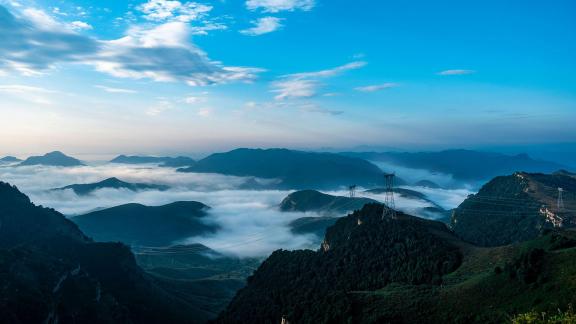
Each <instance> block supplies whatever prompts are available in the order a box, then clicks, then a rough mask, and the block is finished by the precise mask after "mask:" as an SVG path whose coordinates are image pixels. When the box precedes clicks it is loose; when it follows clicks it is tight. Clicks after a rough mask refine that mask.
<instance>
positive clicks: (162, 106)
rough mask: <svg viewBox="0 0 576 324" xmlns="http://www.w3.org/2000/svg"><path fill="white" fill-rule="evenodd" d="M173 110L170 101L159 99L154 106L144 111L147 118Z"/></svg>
mask: <svg viewBox="0 0 576 324" xmlns="http://www.w3.org/2000/svg"><path fill="white" fill-rule="evenodd" d="M172 108H173V105H172V103H171V102H170V101H168V100H164V99H161V100H159V101H158V102H156V103H155V104H154V105H152V106H151V107H149V108H148V110H147V111H146V115H148V116H157V115H160V114H161V113H163V112H165V111H166V110H170V109H172Z"/></svg>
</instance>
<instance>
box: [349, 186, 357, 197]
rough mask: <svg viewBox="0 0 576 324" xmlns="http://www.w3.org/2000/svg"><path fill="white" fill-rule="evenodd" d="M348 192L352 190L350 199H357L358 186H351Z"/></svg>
mask: <svg viewBox="0 0 576 324" xmlns="http://www.w3.org/2000/svg"><path fill="white" fill-rule="evenodd" d="M348 190H350V198H354V197H356V185H351V186H350V187H348Z"/></svg>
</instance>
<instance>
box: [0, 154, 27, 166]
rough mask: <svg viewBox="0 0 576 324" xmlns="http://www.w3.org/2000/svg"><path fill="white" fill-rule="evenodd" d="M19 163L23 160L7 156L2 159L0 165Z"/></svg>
mask: <svg viewBox="0 0 576 324" xmlns="http://www.w3.org/2000/svg"><path fill="white" fill-rule="evenodd" d="M18 162H22V160H20V159H19V158H17V157H14V156H5V157H3V158H1V159H0V164H12V163H18Z"/></svg>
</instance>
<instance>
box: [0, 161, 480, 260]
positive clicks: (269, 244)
mask: <svg viewBox="0 0 576 324" xmlns="http://www.w3.org/2000/svg"><path fill="white" fill-rule="evenodd" d="M109 177H117V178H119V179H121V180H123V181H127V182H138V183H153V184H162V185H168V186H170V188H171V189H170V190H167V191H157V190H147V191H139V192H133V191H130V190H125V189H101V190H97V191H95V192H93V193H92V194H90V195H86V196H77V195H76V194H75V193H74V192H73V191H72V190H63V191H53V190H50V189H53V188H59V187H63V186H67V185H70V184H78V183H93V182H98V181H101V180H104V179H106V178H109ZM247 180H249V179H248V178H242V177H233V176H225V175H220V174H207V173H206V174H204V173H180V172H176V169H174V168H163V167H158V166H156V165H124V164H102V163H100V164H94V165H88V166H80V167H68V168H62V167H47V166H26V167H15V166H2V167H0V181H4V182H8V183H11V184H14V185H16V186H17V187H18V188H19V189H20V190H21V191H22V192H24V193H25V194H27V195H28V196H29V197H30V199H31V200H32V201H33V202H34V203H35V204H37V205H43V206H46V207H51V208H54V209H56V210H58V211H60V212H62V213H63V214H65V215H67V216H69V217H74V215H80V214H83V213H86V212H89V211H93V210H96V209H100V208H107V207H113V206H117V205H121V204H126V203H140V204H143V205H150V206H159V205H164V204H168V203H171V202H174V201H199V202H202V203H204V204H206V205H208V206H210V207H211V209H210V210H209V217H207V218H206V221H207V222H211V223H214V224H217V225H219V226H220V228H221V230H219V231H218V232H217V233H214V234H211V235H206V236H201V237H192V238H189V239H187V240H186V241H184V242H178V243H201V244H204V245H206V246H208V247H210V248H212V249H214V250H216V251H218V252H221V253H225V254H229V255H235V256H240V257H264V256H267V255H269V254H270V253H271V252H272V251H274V250H277V249H281V248H282V249H290V250H291V249H303V248H313V249H316V248H317V244H318V239H319V238H317V237H315V236H314V235H297V234H294V233H292V232H291V231H290V227H289V224H290V222H292V221H293V220H295V219H298V218H300V217H309V216H318V215H316V214H314V213H298V212H290V213H286V212H280V211H279V209H278V205H279V204H280V202H281V201H282V199H284V197H286V196H287V195H288V194H290V193H291V191H286V190H245V189H240V188H242V185H243V184H244V183H245V182H246V181H247ZM257 180H258V181H260V182H266V181H270V180H263V179H257ZM410 189H414V190H417V191H420V192H423V193H425V194H427V195H428V197H429V198H430V199H431V200H433V201H434V202H435V203H436V204H438V205H440V206H442V207H444V208H446V209H451V208H454V207H456V206H457V205H458V204H459V203H460V202H462V201H463V200H464V199H465V198H466V196H467V195H468V194H470V193H471V192H470V191H468V190H466V189H456V190H448V189H430V188H420V187H418V188H416V187H410ZM327 193H329V194H334V195H347V194H348V192H347V191H345V190H341V191H339V190H337V191H331V192H327ZM358 196H366V197H369V198H372V199H376V200H379V201H382V200H383V198H384V196H383V195H378V194H367V193H364V192H363V190H358ZM431 206H433V205H432V204H431V203H430V202H426V201H423V200H418V199H407V198H404V197H396V207H397V208H398V209H400V210H403V211H405V212H407V213H410V214H414V215H417V216H421V217H429V215H427V214H426V213H422V212H421V208H423V207H431Z"/></svg>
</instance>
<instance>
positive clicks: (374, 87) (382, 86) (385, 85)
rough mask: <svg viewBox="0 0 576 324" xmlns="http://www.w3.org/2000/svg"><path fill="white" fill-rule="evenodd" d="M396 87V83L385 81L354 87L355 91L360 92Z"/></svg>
mask: <svg viewBox="0 0 576 324" xmlns="http://www.w3.org/2000/svg"><path fill="white" fill-rule="evenodd" d="M396 87H398V84H397V83H392V82H387V83H382V84H376V85H370V86H365V87H357V88H355V90H356V91H361V92H376V91H380V90H384V89H390V88H396Z"/></svg>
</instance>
